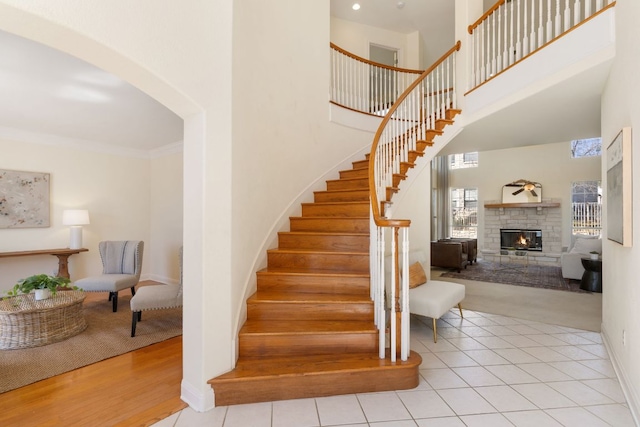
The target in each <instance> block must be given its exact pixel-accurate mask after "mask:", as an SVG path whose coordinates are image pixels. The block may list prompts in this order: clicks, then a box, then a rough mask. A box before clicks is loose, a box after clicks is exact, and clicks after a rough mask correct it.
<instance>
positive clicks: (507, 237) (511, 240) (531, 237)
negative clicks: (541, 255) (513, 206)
mask: <svg viewBox="0 0 640 427" xmlns="http://www.w3.org/2000/svg"><path fill="white" fill-rule="evenodd" d="M509 248H515V249H517V250H519V251H542V230H526V229H513V228H502V229H500V249H509Z"/></svg>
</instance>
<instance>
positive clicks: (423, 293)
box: [409, 280, 465, 342]
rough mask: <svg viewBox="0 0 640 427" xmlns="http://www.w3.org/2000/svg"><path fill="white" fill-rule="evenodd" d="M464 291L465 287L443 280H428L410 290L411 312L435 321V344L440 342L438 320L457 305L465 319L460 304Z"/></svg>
mask: <svg viewBox="0 0 640 427" xmlns="http://www.w3.org/2000/svg"><path fill="white" fill-rule="evenodd" d="M464 291H465V287H464V285H461V284H459V283H454V282H444V281H441V280H427V283H425V284H424V285H420V286H418V287H417V288H413V289H410V290H409V311H410V312H411V313H413V314H418V315H420V316H426V317H431V319H432V320H433V342H438V331H437V329H436V320H437V319H439V318H440V317H441V316H442V315H443V314H445V313H446V312H447V311H449V310H450V309H451V308H453V307H455V306H456V305H457V306H458V310H460V317H463V316H462V306H461V305H460V303H461V301H462V300H463V299H464Z"/></svg>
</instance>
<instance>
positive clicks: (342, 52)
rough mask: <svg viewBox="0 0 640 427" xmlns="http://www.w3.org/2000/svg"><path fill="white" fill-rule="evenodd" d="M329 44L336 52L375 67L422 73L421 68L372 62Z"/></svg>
mask: <svg viewBox="0 0 640 427" xmlns="http://www.w3.org/2000/svg"><path fill="white" fill-rule="evenodd" d="M329 46H331V48H332V49H335V50H337V51H338V52H340V53H341V54H343V55H345V56H348V57H349V58H352V59H355V60H356V61H360V62H364V63H365V64H369V65H374V66H376V67H380V68H386V69H387V70H392V71H398V72H402V73H411V74H422V72H423V70H412V69H410V68H399V67H392V66H391V65H385V64H381V63H379V62H374V61H371V60H369V59H365V58H363V57H361V56H358V55H356V54H354V53H351V52H349V51H346V50H344V49H342V48H341V47H340V46H337V45H335V44H333V43H331V42H330V43H329Z"/></svg>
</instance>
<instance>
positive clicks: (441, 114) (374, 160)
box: [368, 41, 461, 361]
mask: <svg viewBox="0 0 640 427" xmlns="http://www.w3.org/2000/svg"><path fill="white" fill-rule="evenodd" d="M460 46H461V42H460V41H458V42H457V43H456V45H455V46H454V47H452V48H451V49H449V51H447V52H446V53H445V54H444V55H443V56H442V57H441V58H440V59H439V60H438V61H436V62H435V63H434V64H433V65H432V66H431V67H429V68H428V69H427V70H425V71H424V72H423V73H422V74H421V75H420V77H418V78H417V79H416V80H415V81H414V82H413V83H411V84H410V85H409V86H408V87H407V89H406V90H405V91H404V92H403V93H402V95H400V96H399V97H398V98H397V99H396V100H395V102H394V103H393V105H391V107H390V108H389V111H388V112H387V113H386V114H385V116H384V118H383V119H382V122H381V123H380V126H379V127H378V130H377V131H376V134H375V136H374V138H373V143H372V146H371V152H370V154H369V174H368V177H369V193H370V200H371V209H370V215H371V225H370V236H371V238H370V244H371V246H370V262H371V297H372V299H373V301H374V306H375V319H376V325H377V327H378V330H379V331H380V334H379V337H380V344H379V348H380V357H381V358H383V357H385V331H386V328H387V321H386V319H387V317H386V310H387V308H388V309H389V311H390V314H389V319H390V326H389V341H390V355H391V360H392V361H395V360H396V358H397V356H398V353H400V358H401V360H403V361H405V360H407V358H408V355H409V283H408V274H403V275H402V276H401V275H400V271H401V270H402V271H404V272H407V271H408V269H409V257H408V253H409V226H410V224H411V221H410V220H408V219H394V218H392V217H391V211H390V209H389V207H390V201H391V194H392V193H393V191H394V187H395V185H397V183H396V182H395V181H396V180H397V179H401V177H402V176H403V175H404V172H406V171H405V170H404V168H408V167H409V166H407V165H410V164H411V165H412V164H413V161H414V160H415V159H416V158H417V156H419V155H421V154H422V152H423V150H424V149H425V148H426V147H427V146H429V145H431V144H432V139H433V137H434V136H433V135H434V134H436V133H439V132H440V130H439V129H437V127H438V125H437V123H438V121H439V120H444V119H445V117H446V115H447V110H450V109H455V108H456V102H457V101H456V96H457V95H456V77H455V75H456V63H455V58H456V55H455V53H456V52H457V51H458V50H460ZM412 156H413V159H412ZM382 205H384V206H385V208H384V212H381V207H382ZM388 232H390V234H391V256H390V263H389V264H390V265H389V268H390V270H391V271H390V280H387V275H386V273H385V268H386V264H387V262H386V261H385V260H386V259H387V257H386V256H385V255H386V253H385V252H386V244H385V233H388ZM387 298H388V299H387Z"/></svg>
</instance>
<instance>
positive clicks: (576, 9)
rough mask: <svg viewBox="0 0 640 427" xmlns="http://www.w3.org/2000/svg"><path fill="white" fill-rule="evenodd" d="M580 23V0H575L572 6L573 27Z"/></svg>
mask: <svg viewBox="0 0 640 427" xmlns="http://www.w3.org/2000/svg"><path fill="white" fill-rule="evenodd" d="M580 21H581V20H580V0H576V2H575V3H574V4H573V25H578V24H579V23H580Z"/></svg>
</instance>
